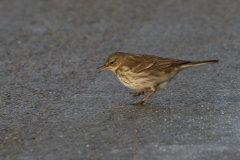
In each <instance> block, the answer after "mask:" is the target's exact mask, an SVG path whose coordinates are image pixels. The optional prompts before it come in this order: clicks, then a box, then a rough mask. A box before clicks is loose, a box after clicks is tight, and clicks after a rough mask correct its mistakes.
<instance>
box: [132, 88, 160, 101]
mask: <svg viewBox="0 0 240 160" xmlns="http://www.w3.org/2000/svg"><path fill="white" fill-rule="evenodd" d="M151 88H152V90H153V92H152V93H150V94H149V95H148V96H146V97H145V98H144V99H143V100H142V101H141V102H139V103H133V104H132V105H139V104H141V105H142V104H146V103H144V101H145V100H146V99H148V98H149V97H151V95H152V94H153V93H155V92H156V88H155V87H151Z"/></svg>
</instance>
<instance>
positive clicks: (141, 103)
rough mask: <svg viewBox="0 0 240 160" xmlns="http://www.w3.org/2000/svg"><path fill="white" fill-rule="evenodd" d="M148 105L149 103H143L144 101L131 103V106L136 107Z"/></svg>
mask: <svg viewBox="0 0 240 160" xmlns="http://www.w3.org/2000/svg"><path fill="white" fill-rule="evenodd" d="M144 104H145V105H149V103H144V101H141V102H138V103H132V104H131V105H134V106H137V105H144Z"/></svg>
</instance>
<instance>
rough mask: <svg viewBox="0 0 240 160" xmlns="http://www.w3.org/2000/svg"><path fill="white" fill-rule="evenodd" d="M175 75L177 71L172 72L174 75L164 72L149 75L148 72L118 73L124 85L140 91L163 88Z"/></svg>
mask: <svg viewBox="0 0 240 160" xmlns="http://www.w3.org/2000/svg"><path fill="white" fill-rule="evenodd" d="M174 76H175V73H172V75H166V74H162V73H159V75H148V74H146V73H138V74H136V73H133V72H125V73H124V74H117V77H118V79H119V80H120V82H121V83H122V84H123V85H125V86H126V87H128V88H130V89H133V90H136V91H140V92H149V91H152V87H155V89H156V90H160V89H163V88H165V87H166V86H167V84H168V83H169V82H170V81H171V79H172V78H173V77H174Z"/></svg>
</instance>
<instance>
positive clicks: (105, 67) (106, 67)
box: [98, 65, 108, 72]
mask: <svg viewBox="0 0 240 160" xmlns="http://www.w3.org/2000/svg"><path fill="white" fill-rule="evenodd" d="M98 68H103V69H101V71H100V72H102V71H104V70H106V69H108V66H104V65H103V66H101V67H98Z"/></svg>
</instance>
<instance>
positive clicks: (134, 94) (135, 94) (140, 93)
mask: <svg viewBox="0 0 240 160" xmlns="http://www.w3.org/2000/svg"><path fill="white" fill-rule="evenodd" d="M144 93H145V92H137V93H129V94H131V95H132V96H133V97H137V96H140V95H144V96H146V95H145V94H144Z"/></svg>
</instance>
